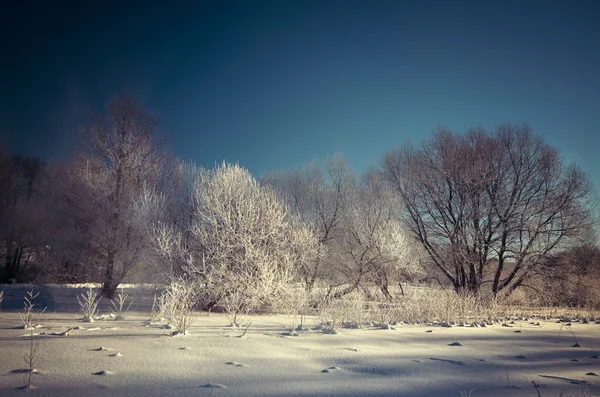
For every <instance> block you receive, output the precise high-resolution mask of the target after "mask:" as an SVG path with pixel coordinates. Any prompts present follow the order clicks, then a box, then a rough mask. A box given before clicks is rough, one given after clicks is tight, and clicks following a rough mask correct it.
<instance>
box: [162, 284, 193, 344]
mask: <svg viewBox="0 0 600 397" xmlns="http://www.w3.org/2000/svg"><path fill="white" fill-rule="evenodd" d="M195 303H196V299H195V292H194V285H193V284H192V283H189V282H186V281H183V280H173V281H171V283H170V284H169V286H168V287H167V288H166V289H165V291H164V292H163V293H162V294H161V295H160V296H159V298H158V305H159V309H158V312H159V313H160V314H161V315H163V316H164V318H165V319H166V320H167V321H168V322H169V324H170V325H171V326H173V327H174V328H175V329H176V330H177V332H175V333H173V335H176V334H177V335H187V334H188V332H189V328H190V327H191V326H192V324H193V323H194V322H195V321H196V320H197V316H196V314H195V313H194V305H195Z"/></svg>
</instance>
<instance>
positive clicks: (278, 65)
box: [0, 0, 600, 189]
mask: <svg viewBox="0 0 600 397" xmlns="http://www.w3.org/2000/svg"><path fill="white" fill-rule="evenodd" d="M54 3H56V4H54ZM59 3H60V4H59ZM118 3H120V2H114V3H112V4H111V2H109V1H88V2H86V1H84V0H81V1H75V2H61V1H57V2H47V1H43V2H42V1H19V0H17V1H8V0H5V1H3V2H2V6H1V7H2V9H1V10H0V19H1V20H0V33H1V39H0V40H1V41H2V42H1V44H2V55H1V56H0V62H1V68H2V69H1V74H0V79H1V81H0V83H1V84H0V87H1V91H0V92H1V94H0V95H1V97H0V101H1V102H0V109H1V110H0V111H1V124H0V132H1V133H2V138H4V137H5V136H6V137H7V138H8V141H9V142H10V145H11V147H12V150H13V151H14V152H17V153H20V154H29V155H40V156H42V157H44V158H46V159H49V160H51V159H58V158H65V157H68V156H69V155H70V153H72V151H73V149H74V147H75V145H76V142H77V137H76V131H77V128H78V126H80V125H82V124H85V123H87V122H88V121H89V115H90V114H91V111H92V110H101V109H102V106H103V104H104V103H105V102H106V100H107V99H108V98H109V97H111V96H113V95H115V94H118V93H120V92H122V91H123V90H124V89H126V90H128V91H129V92H130V93H132V94H133V95H134V96H135V97H137V98H138V99H140V101H141V102H142V103H143V104H144V105H145V106H146V107H147V108H148V109H149V110H150V111H152V112H153V113H155V114H156V115H158V116H159V117H160V118H161V120H162V127H163V129H164V130H165V131H166V132H168V133H169V134H170V136H171V142H170V146H171V149H172V151H173V152H174V153H175V154H176V155H178V156H179V157H181V158H183V159H186V160H194V161H196V162H197V163H199V164H204V165H208V166H210V165H212V164H214V163H215V162H220V161H222V160H227V161H238V162H239V163H240V164H241V165H243V166H245V167H247V168H248V169H249V170H250V171H251V172H252V173H253V174H254V175H255V176H259V175H260V174H262V173H264V172H267V171H269V170H273V169H281V168H291V167H296V166H299V165H301V164H302V163H304V162H306V161H309V160H311V159H314V158H318V159H320V158H323V157H324V156H327V155H332V154H334V153H336V152H341V153H343V154H344V155H345V156H346V158H347V159H348V160H349V161H350V163H351V165H352V166H353V167H354V168H355V169H356V170H357V171H359V172H361V171H363V170H364V169H365V168H366V167H367V166H369V165H371V164H374V163H375V162H377V161H378V160H379V159H380V158H381V156H382V155H383V154H384V153H385V152H386V151H388V150H389V149H391V148H393V147H395V146H398V145H400V144H402V143H404V142H406V141H407V140H408V139H410V140H411V141H413V142H418V141H420V140H421V139H423V138H426V137H429V136H430V134H431V131H432V130H433V129H434V128H435V127H436V126H438V125H445V126H447V127H450V128H452V129H454V130H457V131H464V130H465V129H467V128H468V127H470V126H475V125H481V126H484V127H487V128H494V127H495V126H496V125H498V124H499V123H504V122H514V123H521V122H529V123H530V124H531V125H532V126H533V127H534V130H535V132H536V133H537V134H539V135H543V136H544V137H545V138H546V139H547V141H548V142H549V143H550V144H551V145H553V146H556V147H558V148H559V149H560V150H561V151H562V153H563V154H564V156H565V158H566V159H567V160H568V161H576V162H577V163H578V164H579V165H580V166H581V167H582V168H583V169H584V170H585V171H586V172H587V173H588V174H590V176H591V177H592V180H593V182H594V184H595V185H596V188H597V189H598V188H600V157H599V156H598V154H597V152H598V151H599V150H600V133H599V127H600V72H599V71H600V23H599V22H598V21H600V6H598V5H597V4H596V3H597V2H594V1H587V2H585V1H540V2H526V1H523V2H522V1H514V2H512V1H498V2H491V1H490V2H488V1H472V2H460V1H454V2H452V1H439V2H428V1H414V2H403V1H400V0H397V1H387V2H386V1H367V0H365V1H352V0H349V1H324V0H322V1H292V0H280V1H252V0H243V1H224V0H220V1H219V0H214V1H204V2H202V1H195V2H192V1H190V2H187V3H183V2H182V3H177V2H170V4H172V5H170V6H162V5H161V6H151V5H148V4H147V3H152V2H150V1H149V2H139V3H137V5H134V4H135V3H134V2H123V3H127V5H119V4H118Z"/></svg>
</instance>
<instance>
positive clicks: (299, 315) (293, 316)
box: [273, 286, 314, 332]
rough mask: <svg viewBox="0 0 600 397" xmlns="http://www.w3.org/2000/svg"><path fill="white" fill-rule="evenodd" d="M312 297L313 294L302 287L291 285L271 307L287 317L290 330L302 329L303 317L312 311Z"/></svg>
mask: <svg viewBox="0 0 600 397" xmlns="http://www.w3.org/2000/svg"><path fill="white" fill-rule="evenodd" d="M313 298H314V294H311V293H309V292H307V291H306V290H305V289H304V288H303V287H301V286H296V287H291V288H289V289H287V290H285V291H284V292H283V293H282V294H281V296H280V297H279V299H278V300H277V301H276V302H275V304H274V307H273V309H274V310H275V311H277V312H280V313H283V314H285V315H286V316H287V317H288V321H289V326H290V328H291V330H292V332H293V331H304V320H305V317H306V316H307V315H308V314H309V313H312V312H314V308H313V307H312V305H311V301H312V299H313Z"/></svg>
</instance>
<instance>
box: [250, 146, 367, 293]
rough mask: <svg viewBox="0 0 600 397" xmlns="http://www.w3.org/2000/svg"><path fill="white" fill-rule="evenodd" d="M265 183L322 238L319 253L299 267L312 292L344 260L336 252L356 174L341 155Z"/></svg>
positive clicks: (269, 179)
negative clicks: (318, 282)
mask: <svg viewBox="0 0 600 397" xmlns="http://www.w3.org/2000/svg"><path fill="white" fill-rule="evenodd" d="M261 182H262V183H263V184H264V185H267V186H271V187H273V188H274V189H275V190H276V191H277V192H278V194H279V195H280V197H282V198H283V199H284V200H285V201H286V202H287V203H288V205H289V208H290V209H291V211H292V212H294V213H295V214H297V215H298V216H299V217H300V219H301V221H302V222H303V223H304V224H306V225H308V227H309V228H310V229H311V230H312V231H313V232H314V233H315V235H316V236H317V237H318V241H319V246H318V255H316V256H315V259H314V261H312V262H306V263H304V264H303V266H302V268H300V269H299V276H300V278H301V280H302V281H303V283H304V286H305V288H306V290H307V291H309V292H310V291H311V290H312V289H313V287H314V286H315V283H316V282H317V281H318V280H319V279H329V281H332V280H331V276H332V272H333V270H334V267H335V266H336V263H337V262H339V261H340V260H341V258H340V257H339V256H336V254H335V253H334V251H335V248H336V247H338V246H339V245H340V244H341V238H342V237H343V235H344V221H345V219H346V218H347V216H348V213H349V211H350V210H351V208H352V204H353V200H354V194H355V189H356V175H355V174H354V172H353V171H352V169H351V168H350V166H349V165H348V163H347V162H346V160H345V159H344V158H343V156H341V155H339V154H338V155H335V156H333V157H332V158H329V159H326V160H325V161H324V164H323V165H321V164H319V163H317V162H313V163H311V164H309V165H308V166H306V167H304V168H302V169H301V170H297V171H293V172H291V173H288V172H279V173H272V174H270V175H267V176H266V177H264V178H263V179H262V181H261Z"/></svg>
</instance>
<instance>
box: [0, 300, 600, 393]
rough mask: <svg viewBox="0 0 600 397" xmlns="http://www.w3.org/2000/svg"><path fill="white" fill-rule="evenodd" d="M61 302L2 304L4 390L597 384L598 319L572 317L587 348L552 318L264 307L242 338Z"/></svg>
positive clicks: (424, 389) (202, 321)
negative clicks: (422, 321) (38, 319)
mask: <svg viewBox="0 0 600 397" xmlns="http://www.w3.org/2000/svg"><path fill="white" fill-rule="evenodd" d="M55 306H56V308H57V309H56V313H55V314H54V315H53V316H52V317H50V318H49V319H47V321H43V322H42V327H40V328H36V329H34V330H29V331H27V330H23V328H22V323H21V320H20V318H19V314H18V312H17V311H9V312H7V311H3V312H2V313H0V316H1V318H0V395H2V396H21V395H22V393H31V394H32V395H39V396H84V395H85V396H92V397H95V396H111V397H115V396H129V397H136V396H140V397H142V396H209V395H210V396H347V397H350V396H370V397H376V396H415V397H431V396H460V395H461V392H466V393H467V395H468V392H469V391H471V390H473V389H475V390H474V391H473V392H472V394H471V396H472V397H480V396H504V395H506V396H515V397H518V396H536V395H537V393H536V390H535V389H534V387H533V384H532V381H534V382H536V383H539V384H540V385H541V389H540V393H541V394H542V395H543V396H558V395H559V394H560V393H561V392H564V394H563V395H571V396H577V395H583V394H584V391H585V393H587V394H585V395H587V396H599V395H600V386H599V383H598V382H599V381H598V377H597V376H595V374H598V373H600V358H598V357H600V356H599V354H600V325H598V324H596V323H595V322H594V321H592V322H589V323H588V324H583V323H581V322H573V323H572V326H571V329H572V330H573V332H574V334H575V336H576V338H577V342H578V343H579V344H580V346H581V347H573V345H574V343H575V341H574V337H573V334H571V333H570V332H566V330H565V327H564V323H562V324H561V323H556V322H555V321H556V319H554V320H539V321H540V325H539V326H538V325H535V324H531V322H530V321H516V323H517V324H516V325H515V326H513V327H502V326H501V325H500V324H498V325H492V326H488V327H485V328H480V327H473V328H472V327H458V326H452V327H440V326H431V325H396V326H394V327H393V329H380V328H376V327H365V328H363V329H340V330H339V333H338V334H337V335H331V334H325V333H323V332H321V331H316V330H314V331H311V330H309V331H298V334H299V336H297V337H296V336H295V337H289V336H286V332H289V331H290V330H289V329H287V328H286V327H285V325H286V324H289V320H288V319H287V318H286V317H285V316H281V315H270V316H268V315H262V316H251V318H250V319H249V321H251V322H252V325H251V327H250V328H249V329H248V332H247V334H246V337H245V338H243V339H242V338H239V336H240V335H241V334H242V333H243V332H244V330H243V329H235V328H231V327H229V321H228V320H227V318H226V317H225V316H224V315H222V314H219V313H213V314H210V315H208V314H207V313H199V318H198V321H196V323H195V324H194V325H193V326H192V327H191V329H190V335H186V336H180V337H176V338H174V337H172V336H170V334H171V331H170V330H168V329H165V327H164V324H149V323H148V321H147V320H148V319H149V309H148V311H147V312H145V311H136V312H130V313H129V316H127V318H126V319H125V320H115V319H112V318H110V317H106V319H105V320H101V321H97V322H96V323H94V326H93V327H91V326H90V324H89V323H83V322H82V321H81V320H80V316H78V315H77V314H76V313H75V311H71V309H72V308H71V307H69V310H67V311H61V310H59V309H60V302H55ZM42 308H43V306H42ZM315 321H316V320H315V319H312V320H309V321H308V322H307V323H306V325H307V326H308V327H309V328H312V326H313V325H316V324H315ZM537 321H538V320H537V319H536V320H535V322H537ZM561 326H562V330H561ZM69 328H72V329H71V330H70V331H69V332H68V333H67V334H64V331H66V330H68V329H69ZM516 329H520V330H521V332H520V333H516V332H514V331H515V330H516ZM427 331H431V332H427ZM559 331H560V332H559ZM30 333H33V334H34V337H35V340H36V341H39V350H38V352H39V353H38V354H39V357H38V363H37V364H36V366H35V367H36V369H37V371H36V372H35V373H33V376H32V383H33V385H34V386H35V388H31V389H22V386H24V385H26V383H27V375H28V373H27V370H26V369H25V367H26V366H25V362H24V360H23V355H24V354H25V353H26V352H28V348H29V337H30ZM574 360H576V361H574Z"/></svg>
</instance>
